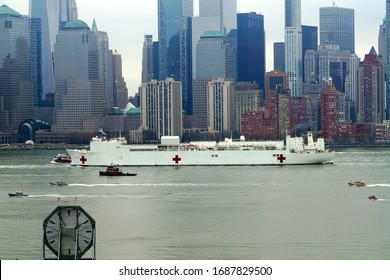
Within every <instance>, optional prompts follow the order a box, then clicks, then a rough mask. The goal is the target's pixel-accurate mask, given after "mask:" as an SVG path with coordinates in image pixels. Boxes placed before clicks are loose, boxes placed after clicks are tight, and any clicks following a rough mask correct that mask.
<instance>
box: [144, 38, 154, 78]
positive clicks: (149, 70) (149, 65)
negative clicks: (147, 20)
mask: <svg viewBox="0 0 390 280" xmlns="http://www.w3.org/2000/svg"><path fill="white" fill-rule="evenodd" d="M141 78H142V79H141V81H142V83H147V82H150V81H151V80H152V79H155V78H154V77H153V35H145V39H144V46H143V49H142V77H141Z"/></svg>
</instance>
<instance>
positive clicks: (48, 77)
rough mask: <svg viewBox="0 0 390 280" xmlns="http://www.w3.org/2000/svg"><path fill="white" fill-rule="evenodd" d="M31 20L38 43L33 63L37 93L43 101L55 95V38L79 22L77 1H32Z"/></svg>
mask: <svg viewBox="0 0 390 280" xmlns="http://www.w3.org/2000/svg"><path fill="white" fill-rule="evenodd" d="M30 17H31V22H32V28H31V32H32V33H34V35H33V37H34V38H35V39H36V40H38V41H36V42H35V48H36V49H35V50H32V51H33V53H35V54H36V55H35V57H32V59H33V62H32V64H37V65H39V66H38V67H37V66H35V69H36V71H35V72H34V75H35V77H33V80H35V81H36V82H39V83H41V84H36V85H35V87H36V90H39V91H41V92H38V93H36V95H38V96H40V97H41V98H42V99H43V100H45V99H47V98H48V96H50V95H53V93H54V91H55V85H54V61H53V52H54V44H55V40H56V35H57V32H58V30H60V29H61V28H62V27H63V26H64V25H65V24H66V23H67V22H68V21H71V20H76V19H77V6H76V1H75V0H30Z"/></svg>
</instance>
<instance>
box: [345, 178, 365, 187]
mask: <svg viewBox="0 0 390 280" xmlns="http://www.w3.org/2000/svg"><path fill="white" fill-rule="evenodd" d="M348 186H350V187H352V186H355V187H365V186H367V184H366V183H364V182H363V181H361V180H359V181H354V182H352V181H349V182H348Z"/></svg>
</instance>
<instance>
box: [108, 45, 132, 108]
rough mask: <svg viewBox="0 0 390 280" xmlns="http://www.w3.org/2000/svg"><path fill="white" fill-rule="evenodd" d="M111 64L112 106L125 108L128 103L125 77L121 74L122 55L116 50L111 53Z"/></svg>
mask: <svg viewBox="0 0 390 280" xmlns="http://www.w3.org/2000/svg"><path fill="white" fill-rule="evenodd" d="M112 66H113V77H114V106H115V107H119V108H125V107H126V105H127V104H128V103H129V96H128V95H129V94H128V90H127V87H126V82H125V79H124V78H123V75H122V56H121V55H120V53H118V52H117V51H114V52H113V54H112Z"/></svg>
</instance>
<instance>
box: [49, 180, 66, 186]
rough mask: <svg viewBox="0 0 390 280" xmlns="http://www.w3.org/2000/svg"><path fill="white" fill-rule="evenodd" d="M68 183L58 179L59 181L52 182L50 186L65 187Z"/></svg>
mask: <svg viewBox="0 0 390 280" xmlns="http://www.w3.org/2000/svg"><path fill="white" fill-rule="evenodd" d="M67 185H68V184H67V183H65V182H63V181H57V182H54V183H53V182H50V186H52V187H53V186H57V187H64V186H67Z"/></svg>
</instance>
